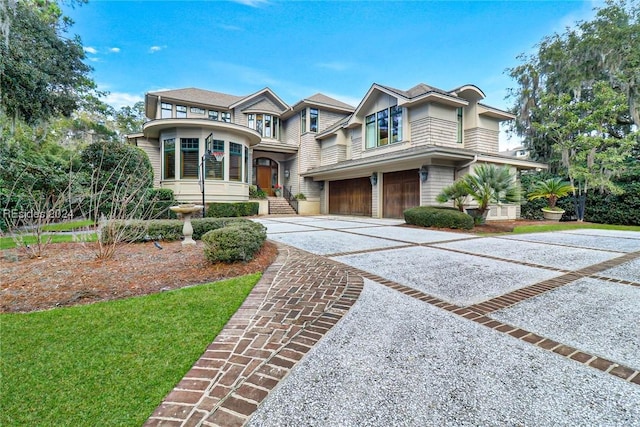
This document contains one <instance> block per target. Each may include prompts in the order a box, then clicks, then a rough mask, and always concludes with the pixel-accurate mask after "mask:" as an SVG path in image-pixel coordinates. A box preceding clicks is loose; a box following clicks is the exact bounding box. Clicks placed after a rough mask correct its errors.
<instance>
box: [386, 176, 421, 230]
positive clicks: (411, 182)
mask: <svg viewBox="0 0 640 427" xmlns="http://www.w3.org/2000/svg"><path fill="white" fill-rule="evenodd" d="M419 179H420V176H419V174H418V170H417V169H414V170H406V171H399V172H389V173H385V174H384V177H383V186H382V187H383V190H382V194H383V216H384V217H385V218H402V216H403V212H404V211H405V209H408V208H411V207H414V206H419V205H420V181H419Z"/></svg>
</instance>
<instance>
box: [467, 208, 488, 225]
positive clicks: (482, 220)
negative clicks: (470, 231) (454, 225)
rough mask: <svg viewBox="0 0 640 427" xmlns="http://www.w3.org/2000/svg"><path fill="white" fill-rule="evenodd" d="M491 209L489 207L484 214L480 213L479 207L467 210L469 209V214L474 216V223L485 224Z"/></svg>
mask: <svg viewBox="0 0 640 427" xmlns="http://www.w3.org/2000/svg"><path fill="white" fill-rule="evenodd" d="M489 209H490V208H487V210H485V211H484V212H483V213H482V215H481V214H480V213H479V209H478V208H466V209H465V211H467V214H469V216H471V218H473V223H474V224H476V225H479V224H484V223H485V221H486V220H487V215H489Z"/></svg>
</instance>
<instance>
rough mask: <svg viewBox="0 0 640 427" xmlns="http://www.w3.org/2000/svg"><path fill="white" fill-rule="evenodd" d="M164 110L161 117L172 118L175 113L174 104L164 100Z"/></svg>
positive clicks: (162, 105)
mask: <svg viewBox="0 0 640 427" xmlns="http://www.w3.org/2000/svg"><path fill="white" fill-rule="evenodd" d="M161 108H162V111H161V113H160V117H161V118H163V119H170V118H171V116H172V114H173V105H172V104H168V103H166V102H163V103H162V104H161Z"/></svg>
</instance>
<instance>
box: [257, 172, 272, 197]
mask: <svg viewBox="0 0 640 427" xmlns="http://www.w3.org/2000/svg"><path fill="white" fill-rule="evenodd" d="M256 183H257V184H258V186H259V187H260V188H261V189H262V191H264V192H265V193H267V195H269V196H273V190H272V188H271V166H257V167H256Z"/></svg>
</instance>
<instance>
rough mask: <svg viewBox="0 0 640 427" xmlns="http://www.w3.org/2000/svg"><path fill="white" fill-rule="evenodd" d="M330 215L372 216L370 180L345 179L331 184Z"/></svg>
mask: <svg viewBox="0 0 640 427" xmlns="http://www.w3.org/2000/svg"><path fill="white" fill-rule="evenodd" d="M329 213H331V214H336V215H364V216H371V181H369V178H368V177H367V178H355V179H343V180H340V181H331V182H330V183H329Z"/></svg>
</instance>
